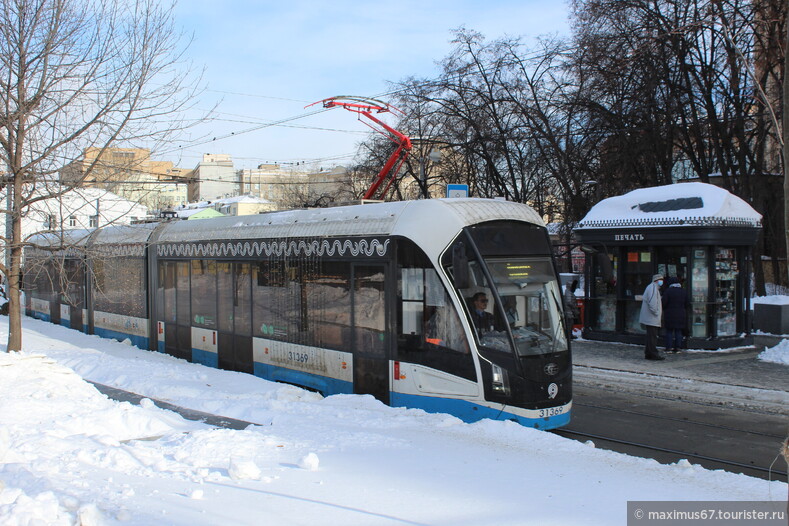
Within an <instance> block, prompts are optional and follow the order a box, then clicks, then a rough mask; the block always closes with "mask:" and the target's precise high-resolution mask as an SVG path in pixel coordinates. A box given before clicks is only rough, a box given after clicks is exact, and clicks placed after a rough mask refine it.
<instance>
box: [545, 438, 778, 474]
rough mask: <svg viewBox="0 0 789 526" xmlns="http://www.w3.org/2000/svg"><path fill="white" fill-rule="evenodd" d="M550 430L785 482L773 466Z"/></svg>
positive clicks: (616, 439)
mask: <svg viewBox="0 0 789 526" xmlns="http://www.w3.org/2000/svg"><path fill="white" fill-rule="evenodd" d="M552 432H553V433H554V434H556V435H559V436H563V437H565V438H570V439H578V438H583V439H591V440H602V441H605V442H610V443H613V444H619V445H623V446H628V447H632V448H637V449H643V450H647V451H658V452H661V453H666V454H670V455H674V456H677V457H679V458H682V459H687V458H695V459H698V460H704V461H707V462H711V463H714V464H720V465H724V466H733V467H737V468H740V469H742V470H751V471H756V472H759V473H761V474H763V475H766V477H763V478H769V479H770V480H779V477H782V478H783V481H784V482H786V480H787V472H786V471H781V470H779V469H776V468H774V467H762V466H757V465H754V464H746V463H744V462H736V461H732V460H727V459H723V458H717V457H711V456H707V455H700V454H698V453H692V452H689V451H681V450H677V449H671V448H665V447H659V446H653V445H649V444H642V443H638V442H633V441H630V440H622V439H619V438H613V437H605V436H601V435H597V434H594V433H584V432H580V431H574V430H572V429H566V428H565V429H554V430H553V431H552ZM779 461H780V459H779V458H778V453H777V452H776V462H779Z"/></svg>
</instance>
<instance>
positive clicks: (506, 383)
mask: <svg viewBox="0 0 789 526" xmlns="http://www.w3.org/2000/svg"><path fill="white" fill-rule="evenodd" d="M491 371H492V373H493V381H492V382H491V384H492V386H493V392H494V393H501V394H503V395H507V396H509V394H510V377H509V376H508V375H507V371H506V370H504V369H502V368H501V367H499V366H498V365H496V364H491Z"/></svg>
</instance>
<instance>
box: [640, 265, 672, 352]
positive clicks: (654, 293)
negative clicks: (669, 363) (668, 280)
mask: <svg viewBox="0 0 789 526" xmlns="http://www.w3.org/2000/svg"><path fill="white" fill-rule="evenodd" d="M662 286H663V275H662V274H655V275H654V276H652V283H650V284H649V285H647V288H646V289H644V294H643V296H642V298H641V314H640V316H639V318H638V321H639V322H641V323H642V324H643V325H645V326H646V328H647V339H646V345H645V347H644V357H645V358H646V359H647V360H665V359H666V357H665V356H663V355H662V354H660V351H658V348H657V337H658V330H659V329H660V322H661V319H662V317H663V302H662V301H661V299H660V287H662Z"/></svg>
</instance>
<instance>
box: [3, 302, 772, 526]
mask: <svg viewBox="0 0 789 526" xmlns="http://www.w3.org/2000/svg"><path fill="white" fill-rule="evenodd" d="M23 324H24V331H25V332H24V349H25V350H24V351H23V352H22V353H11V354H5V353H0V417H1V418H2V420H1V421H2V424H0V523H2V524H3V525H28V524H30V525H32V524H36V525H38V524H41V525H60V524H63V525H72V524H82V525H85V526H92V525H112V524H123V525H146V526H148V525H152V524H156V525H160V524H165V525H189V526H198V525H216V524H237V525H245V524H250V525H251V524H272V525H324V524H331V525H338V524H342V525H389V524H391V525H442V526H443V525H496V526H501V525H528V524H539V525H577V524H585V525H586V524H625V523H626V522H627V517H626V506H627V501H628V500H718V501H730V500H759V501H763V500H767V501H781V500H785V499H786V498H787V485H786V484H785V483H781V482H768V481H765V480H761V479H756V478H752V477H747V476H745V475H737V474H732V473H727V472H724V471H709V470H706V469H703V468H701V467H700V466H697V465H692V464H691V463H689V462H687V461H680V462H678V463H676V464H673V465H661V464H659V463H657V462H656V461H653V460H646V459H640V458H634V457H629V456H626V455H622V454H618V453H612V452H608V451H603V450H598V449H595V448H594V445H593V444H591V443H587V444H582V443H579V442H575V441H572V440H568V439H564V438H560V437H558V436H555V435H553V434H550V433H546V432H542V431H535V430H533V429H527V428H524V427H521V426H519V425H517V424H514V423H510V422H492V421H482V422H479V423H476V424H465V423H462V422H461V421H459V420H457V419H456V418H453V417H450V416H446V415H434V414H426V413H424V412H422V411H418V410H406V409H396V408H389V407H386V406H384V405H382V404H380V403H379V402H377V401H376V400H374V399H373V398H371V397H369V396H332V397H328V398H322V397H320V396H319V395H317V394H314V393H310V392H307V391H303V390H301V389H298V388H295V387H292V386H287V385H280V384H274V383H271V382H267V381H264V380H261V379H258V378H255V377H252V376H250V375H244V374H240V373H233V372H227V371H220V370H215V369H210V368H207V367H203V366H201V365H196V364H190V363H187V362H185V361H182V360H176V359H174V358H172V357H169V356H165V355H162V354H158V353H155V352H148V351H142V350H139V349H137V348H134V347H131V346H128V345H124V344H121V343H117V342H112V341H108V340H102V339H99V338H97V337H94V336H87V335H84V334H80V333H78V332H75V331H70V330H67V329H65V328H61V327H57V326H54V325H51V324H48V323H43V322H40V321H37V320H33V319H29V318H24V319H23ZM6 337H7V319H6V318H4V317H2V318H0V342H5V340H6ZM781 352H784V351H781ZM83 378H86V379H90V380H93V381H96V382H99V383H103V384H107V385H111V386H115V387H119V388H121V389H127V390H130V391H133V392H136V393H140V394H143V395H145V396H148V397H151V398H156V399H161V400H165V401H168V402H171V403H174V404H177V405H181V406H185V407H189V408H192V409H197V410H201V411H206V412H211V413H216V414H221V415H224V416H228V417H234V418H239V419H243V420H247V421H252V422H255V423H257V424H259V425H256V426H252V427H249V428H247V429H245V430H241V431H234V430H227V429H216V428H211V427H209V426H207V425H205V424H202V423H196V422H191V421H187V420H184V419H182V418H181V417H180V416H179V415H177V414H175V413H172V412H170V411H166V410H163V409H160V408H157V407H156V406H155V404H154V403H153V402H151V401H150V400H144V401H143V403H142V404H141V405H140V406H135V405H131V404H129V403H125V402H124V403H118V402H114V401H112V400H109V399H108V398H106V397H105V396H103V395H102V394H100V393H99V392H98V391H97V390H96V389H95V388H94V387H93V386H92V385H91V384H89V383H87V382H85V381H84V380H83ZM776 462H777V463H776V466H778V469H785V467H786V466H784V465H783V464H782V462H783V461H782V460H777V461H776Z"/></svg>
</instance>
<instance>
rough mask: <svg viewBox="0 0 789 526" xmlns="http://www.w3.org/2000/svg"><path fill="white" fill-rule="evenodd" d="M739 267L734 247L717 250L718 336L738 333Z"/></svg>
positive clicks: (716, 307)
mask: <svg viewBox="0 0 789 526" xmlns="http://www.w3.org/2000/svg"><path fill="white" fill-rule="evenodd" d="M738 276H739V268H738V266H737V259H736V258H735V250H734V249H733V248H718V249H717V250H716V252H715V323H716V329H717V333H718V336H732V335H734V334H736V333H737V309H736V308H735V305H736V303H735V301H736V299H737V277H738Z"/></svg>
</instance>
